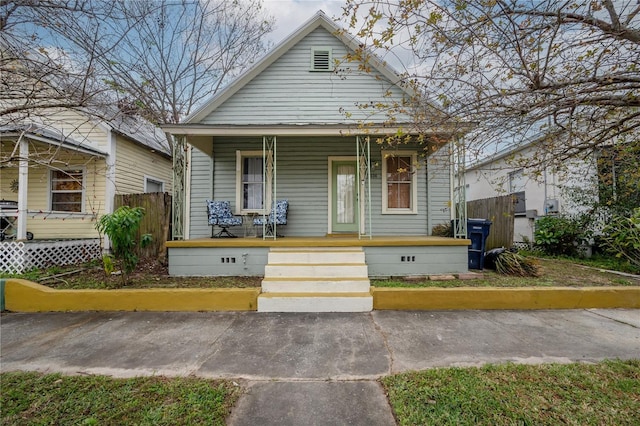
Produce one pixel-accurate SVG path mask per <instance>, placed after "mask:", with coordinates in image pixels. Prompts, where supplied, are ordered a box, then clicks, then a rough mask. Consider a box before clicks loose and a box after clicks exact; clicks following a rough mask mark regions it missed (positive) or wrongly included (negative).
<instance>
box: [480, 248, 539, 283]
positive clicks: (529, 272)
mask: <svg viewBox="0 0 640 426" xmlns="http://www.w3.org/2000/svg"><path fill="white" fill-rule="evenodd" d="M485 266H486V267H487V268H489V269H495V271H496V272H498V273H499V274H502V275H513V276H518V277H537V276H539V275H540V272H539V268H538V264H537V263H536V262H535V261H533V260H532V259H529V258H526V257H524V256H522V255H520V254H518V253H517V252H515V251H512V250H507V249H505V248H496V249H493V250H489V251H488V252H487V253H486V254H485Z"/></svg>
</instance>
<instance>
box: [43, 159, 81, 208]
mask: <svg viewBox="0 0 640 426" xmlns="http://www.w3.org/2000/svg"><path fill="white" fill-rule="evenodd" d="M83 188H84V170H82V169H74V170H52V171H51V192H50V200H51V211H57V212H82V211H83V210H84V209H83V206H82V200H83V199H84V197H83Z"/></svg>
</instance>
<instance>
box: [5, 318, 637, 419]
mask: <svg viewBox="0 0 640 426" xmlns="http://www.w3.org/2000/svg"><path fill="white" fill-rule="evenodd" d="M0 331H1V354H0V361H1V370H2V371H12V370H36V371H42V372H62V373H68V374H79V373H84V374H107V375H112V376H118V377H130V376H139V375H151V374H154V375H167V376H185V375H195V376H199V377H207V378H230V379H233V380H234V381H236V382H237V383H239V384H240V385H242V386H244V387H246V392H245V394H244V395H243V396H242V397H241V398H240V400H239V402H238V404H237V405H236V407H234V410H233V412H232V414H231V416H230V418H229V419H228V423H229V424H231V425H256V424H260V425H276V424H277V425H313V424H318V425H326V424H358V425H359V424H362V425H392V424H395V422H394V419H393V415H392V413H391V409H390V407H389V405H388V403H387V400H386V398H385V395H384V392H383V390H382V388H381V386H380V385H379V384H378V382H377V381H376V379H378V378H379V377H381V376H384V375H387V374H391V373H397V372H403V371H407V370H420V369H426V368H432V367H444V366H475V365H482V364H485V363H503V362H516V363H544V362H572V361H582V362H595V361H598V360H602V359H605V358H621V359H631V358H638V357H640V310H556V311H421V312H416V311H414V312H410V311H374V312H372V313H363V314H276V313H273V314H259V313H255V312H251V313H234V312H226V313H211V312H209V313H151V312H128V313H123V312H111V313H96V312H82V313H41V314H4V315H2V317H1V327H0Z"/></svg>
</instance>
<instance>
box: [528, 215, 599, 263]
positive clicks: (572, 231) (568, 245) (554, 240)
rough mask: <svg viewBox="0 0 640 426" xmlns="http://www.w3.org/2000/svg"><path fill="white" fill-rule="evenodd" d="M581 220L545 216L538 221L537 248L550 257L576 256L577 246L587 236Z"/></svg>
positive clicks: (535, 236)
mask: <svg viewBox="0 0 640 426" xmlns="http://www.w3.org/2000/svg"><path fill="white" fill-rule="evenodd" d="M584 225H585V224H584V223H583V221H582V220H580V219H576V218H570V217H565V216H544V217H543V218H540V219H538V221H536V229H535V232H534V239H535V244H536V247H538V248H540V249H542V251H544V252H545V253H547V254H550V255H567V256H575V255H576V254H577V246H578V244H580V243H582V242H583V241H584V240H585V239H586V237H587V235H586V231H585V227H584Z"/></svg>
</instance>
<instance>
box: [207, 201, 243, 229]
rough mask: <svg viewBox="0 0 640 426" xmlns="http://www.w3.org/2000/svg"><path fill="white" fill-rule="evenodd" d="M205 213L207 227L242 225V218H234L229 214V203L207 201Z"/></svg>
mask: <svg viewBox="0 0 640 426" xmlns="http://www.w3.org/2000/svg"><path fill="white" fill-rule="evenodd" d="M207 212H208V216H209V225H224V226H237V225H242V218H241V217H236V216H234V215H233V213H232V212H231V203H230V202H229V201H212V200H207Z"/></svg>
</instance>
